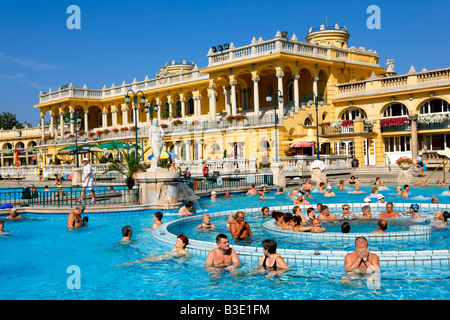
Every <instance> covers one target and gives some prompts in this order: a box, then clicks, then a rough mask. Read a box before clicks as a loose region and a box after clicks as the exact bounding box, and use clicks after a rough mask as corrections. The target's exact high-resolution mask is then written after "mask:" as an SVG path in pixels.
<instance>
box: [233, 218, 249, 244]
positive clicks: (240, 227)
mask: <svg viewBox="0 0 450 320" xmlns="http://www.w3.org/2000/svg"><path fill="white" fill-rule="evenodd" d="M244 218H245V216H244V212H242V211H238V212H237V213H236V220H235V222H233V223H232V224H231V225H230V232H231V235H232V236H233V238H234V243H237V242H239V241H240V240H245V241H246V242H248V243H251V242H252V241H251V240H250V239H249V237H253V234H252V231H251V229H250V226H249V224H248V222H246V221H244Z"/></svg>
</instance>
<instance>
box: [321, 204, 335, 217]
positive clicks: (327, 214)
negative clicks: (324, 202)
mask: <svg viewBox="0 0 450 320" xmlns="http://www.w3.org/2000/svg"><path fill="white" fill-rule="evenodd" d="M317 218H319V219H320V220H336V219H337V218H336V215H335V214H334V213H330V211H329V209H328V207H327V206H322V213H320V214H319V215H318V216H317Z"/></svg>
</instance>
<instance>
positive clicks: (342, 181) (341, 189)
mask: <svg viewBox="0 0 450 320" xmlns="http://www.w3.org/2000/svg"><path fill="white" fill-rule="evenodd" d="M338 190H339V191H343V190H347V188H346V187H345V186H344V180H339V186H338Z"/></svg>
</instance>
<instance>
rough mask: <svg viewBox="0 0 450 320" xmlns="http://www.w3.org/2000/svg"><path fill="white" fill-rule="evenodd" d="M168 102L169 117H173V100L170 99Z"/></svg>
mask: <svg viewBox="0 0 450 320" xmlns="http://www.w3.org/2000/svg"><path fill="white" fill-rule="evenodd" d="M167 103H168V104H169V119H170V120H172V119H173V101H172V100H168V101H167Z"/></svg>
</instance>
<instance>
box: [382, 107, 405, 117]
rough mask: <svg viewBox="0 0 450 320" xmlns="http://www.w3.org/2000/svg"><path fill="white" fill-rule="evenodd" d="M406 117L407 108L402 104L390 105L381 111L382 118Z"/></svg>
mask: <svg viewBox="0 0 450 320" xmlns="http://www.w3.org/2000/svg"><path fill="white" fill-rule="evenodd" d="M408 115H409V112H408V108H407V107H406V106H405V105H404V104H403V103H393V104H390V105H388V106H387V107H386V109H384V111H383V118H392V117H406V116H408Z"/></svg>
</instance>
